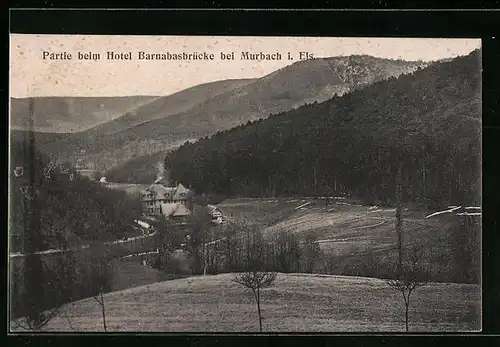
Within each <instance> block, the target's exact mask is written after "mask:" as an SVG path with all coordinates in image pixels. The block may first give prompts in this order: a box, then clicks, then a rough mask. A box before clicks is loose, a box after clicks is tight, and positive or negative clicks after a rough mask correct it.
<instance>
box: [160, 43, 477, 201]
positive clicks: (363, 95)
mask: <svg viewBox="0 0 500 347" xmlns="http://www.w3.org/2000/svg"><path fill="white" fill-rule="evenodd" d="M480 82H481V74H480V55H479V52H477V51H476V52H473V53H471V54H470V55H469V56H466V57H460V58H457V59H454V60H453V61H451V62H447V63H437V64H433V65H431V66H430V67H428V68H425V69H422V70H419V71H417V72H415V73H414V74H409V75H403V76H401V77H399V78H397V79H395V78H391V79H389V80H387V81H383V82H379V83H375V84H373V85H372V86H369V87H367V88H364V89H361V90H358V91H354V92H352V93H349V94H346V95H344V96H342V97H333V98H332V99H331V100H328V101H326V102H324V103H320V104H318V103H314V104H310V105H305V106H303V107H300V108H298V109H296V110H293V111H289V112H285V113H281V114H276V115H272V116H271V117H269V118H267V119H264V120H259V121H256V122H248V123H247V124H246V125H242V126H239V127H236V128H233V129H230V130H228V131H222V132H218V133H217V134H215V135H213V136H212V137H210V138H202V139H201V140H199V141H198V142H196V143H186V144H184V145H183V146H181V147H180V148H179V149H178V150H177V151H175V152H173V153H171V154H169V155H167V157H166V159H165V161H166V166H169V167H170V168H171V174H172V178H173V179H182V180H183V181H185V182H189V183H190V184H191V185H192V186H193V187H194V188H195V189H197V191H200V192H214V193H219V194H224V195H226V196H227V195H229V196H280V195H283V196H289V195H307V196H310V195H323V196H324V195H331V194H339V193H341V192H347V193H349V194H352V195H355V196H358V197H361V198H364V199H365V200H366V202H367V203H377V204H383V203H385V204H388V205H394V204H395V200H394V197H395V191H394V187H395V177H396V174H397V172H398V170H401V172H402V179H403V180H404V182H405V185H404V189H403V190H402V192H401V194H402V199H403V201H411V202H417V203H422V204H425V205H427V206H429V207H431V208H435V207H441V206H443V205H445V206H447V205H448V204H474V203H478V202H479V201H480V158H481V157H480V156H481V141H480V140H481V122H480V117H481V112H480V109H481V108H480V105H481V96H480Z"/></svg>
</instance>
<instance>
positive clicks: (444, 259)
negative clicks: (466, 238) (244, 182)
mask: <svg viewBox="0 0 500 347" xmlns="http://www.w3.org/2000/svg"><path fill="white" fill-rule="evenodd" d="M309 201H313V200H312V199H308V198H285V199H250V198H248V199H241V198H239V199H228V200H225V201H224V202H223V203H222V204H220V205H218V206H219V207H220V209H221V210H222V211H223V213H224V214H225V215H227V216H228V220H229V221H246V222H247V223H250V224H257V225H259V226H260V227H261V229H262V230H264V232H265V233H267V234H268V235H270V234H272V233H276V232H278V231H280V230H284V231H290V232H292V233H296V234H298V235H299V237H300V238H302V239H303V238H304V237H305V235H306V234H307V233H309V232H313V233H314V234H315V236H316V238H317V240H318V241H319V244H320V247H321V249H322V250H323V251H324V252H325V253H326V254H328V255H333V256H336V257H339V258H338V266H339V270H338V271H343V270H342V269H343V266H344V265H345V266H349V264H350V265H352V266H355V267H356V266H357V265H354V264H359V262H367V263H372V262H373V258H372V257H376V258H377V259H379V260H381V261H382V260H383V259H387V257H389V256H395V255H396V244H397V235H396V232H395V210H394V209H387V208H373V207H372V208H370V207H368V206H361V205H356V204H355V203H353V204H352V205H330V206H329V207H328V211H325V207H324V205H322V204H320V203H314V202H313V203H312V204H310V205H308V206H305V207H303V208H302V209H299V210H296V208H297V207H299V206H300V205H302V204H304V203H306V202H309ZM430 213H431V212H430V211H426V210H423V209H418V208H411V207H410V208H408V209H406V210H404V211H403V232H404V243H405V245H406V246H407V247H409V246H414V247H417V248H419V249H422V250H423V255H422V260H421V261H422V263H423V265H424V266H425V268H426V269H427V271H429V273H430V274H431V275H432V276H433V278H436V279H438V278H439V279H442V278H448V277H447V276H448V272H449V269H450V266H452V262H453V261H454V259H453V255H452V252H451V250H450V244H449V238H450V233H452V232H453V231H454V228H455V227H456V224H454V222H456V221H454V219H453V217H450V216H447V215H442V216H439V217H434V218H430V219H425V216H426V215H427V214H430ZM341 263H342V264H341Z"/></svg>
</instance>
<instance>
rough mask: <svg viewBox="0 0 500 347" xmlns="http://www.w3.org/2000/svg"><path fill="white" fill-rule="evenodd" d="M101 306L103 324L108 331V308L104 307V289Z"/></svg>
mask: <svg viewBox="0 0 500 347" xmlns="http://www.w3.org/2000/svg"><path fill="white" fill-rule="evenodd" d="M101 308H102V324H103V326H104V331H107V328H106V308H105V307H104V297H103V295H102V290H101Z"/></svg>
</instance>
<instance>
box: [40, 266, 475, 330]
mask: <svg viewBox="0 0 500 347" xmlns="http://www.w3.org/2000/svg"><path fill="white" fill-rule="evenodd" d="M233 276H234V275H233V274H223V275H216V276H198V277H190V278H184V279H177V280H172V281H167V282H159V283H155V284H151V285H146V286H141V287H136V288H132V289H127V290H123V291H119V292H113V293H109V294H106V295H105V296H104V299H105V302H106V317H107V318H106V319H107V325H108V331H128V332H133V331H144V332H146V331H156V332H169V331H190V332H196V331H200V332H201V331H212V332H215V331H224V332H245V331H247V332H255V331H258V320H257V313H256V307H255V303H254V298H253V295H252V293H251V291H249V290H245V289H244V288H242V287H241V286H239V285H238V284H236V283H233V282H232V281H231V279H232V278H233ZM479 293H480V291H479V290H478V287H477V286H475V285H466V284H448V283H431V284H428V285H427V286H426V287H422V288H418V289H417V290H416V291H415V292H414V294H413V295H412V302H411V311H410V331H428V332H431V331H455V332H466V331H477V330H480V328H481V322H480V294H479ZM400 295H401V294H400V293H399V292H395V291H393V290H391V289H390V288H389V287H388V286H387V285H386V283H385V282H384V281H382V280H379V279H373V278H363V277H346V276H326V275H306V274H278V277H277V279H276V283H275V286H274V287H271V288H267V289H264V290H263V291H262V294H261V297H262V304H261V305H262V312H263V316H264V317H265V320H264V322H263V327H264V331H276V332H277V331H282V332H284V331H289V332H294V331H308V332H314V331H316V332H320V331H323V332H340V331H342V332H349V331H351V332H361V331H366V332H374V331H378V332H396V331H404V305H403V302H402V299H401V297H400ZM64 310H65V312H66V314H67V316H68V318H69V322H70V323H71V326H72V328H71V327H70V324H69V323H68V319H66V317H65V315H64V314H61V315H60V316H58V317H56V318H55V319H54V320H52V321H51V322H50V323H49V324H48V326H46V328H45V329H44V330H47V331H72V330H73V329H74V330H75V331H102V330H103V328H102V318H101V310H100V307H99V306H98V304H97V303H96V302H95V301H94V300H93V299H85V300H81V301H78V302H74V303H71V304H68V305H66V306H65V308H64Z"/></svg>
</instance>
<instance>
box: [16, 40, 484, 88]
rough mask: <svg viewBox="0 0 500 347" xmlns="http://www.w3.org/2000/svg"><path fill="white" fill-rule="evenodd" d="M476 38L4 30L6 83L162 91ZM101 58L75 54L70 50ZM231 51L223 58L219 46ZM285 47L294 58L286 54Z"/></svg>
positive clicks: (421, 51) (449, 51) (416, 56)
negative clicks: (302, 61)
mask: <svg viewBox="0 0 500 347" xmlns="http://www.w3.org/2000/svg"><path fill="white" fill-rule="evenodd" d="M480 46H481V41H480V39H427V38H405V39H401V38H326V37H324V38H313V37H302V38H301V37H234V36H233V37H228V36H219V37H214V36H97V35H92V36H88V35H19V34H15V35H14V34H13V35H11V36H10V90H11V96H13V97H29V96H125V95H169V94H172V93H175V92H177V91H180V90H183V89H186V88H189V87H192V86H194V85H198V84H201V83H206V82H212V81H217V80H224V79H235V78H256V77H262V76H264V75H266V74H269V73H271V72H273V71H275V70H277V69H280V68H282V67H284V66H287V65H290V64H291V63H294V62H296V61H298V59H299V52H309V53H311V54H313V56H314V57H316V58H321V57H333V56H342V55H344V56H345V55H352V54H368V55H372V56H375V57H383V58H391V59H405V60H425V61H430V60H438V59H442V58H447V57H456V56H459V55H466V54H469V53H470V52H471V51H473V50H474V49H477V48H480ZM44 51H46V52H52V53H62V52H67V53H70V54H72V58H73V59H71V60H50V59H45V60H44V59H43V52H44ZM107 51H115V52H123V53H128V52H132V60H122V61H117V60H107V59H106V52H107ZM139 51H143V52H146V53H166V52H170V53H182V52H186V53H191V52H206V53H213V54H214V55H215V59H214V60H213V61H203V60H198V61H176V60H171V61H168V60H166V61H165V60H164V61H152V60H142V61H141V60H137V55H138V52H139ZM246 51H248V52H255V53H257V52H263V53H274V52H279V53H281V55H282V60H274V61H245V60H241V59H240V58H241V52H246ZM78 52H82V53H83V52H84V53H89V52H92V53H99V54H100V57H101V60H98V61H92V60H90V61H85V60H78V59H77V53H78ZM221 52H225V53H229V52H234V54H235V60H232V61H227V60H225V61H223V60H221V59H220V53H221ZM288 52H290V53H291V56H292V58H293V59H294V60H288V55H287V54H288Z"/></svg>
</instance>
